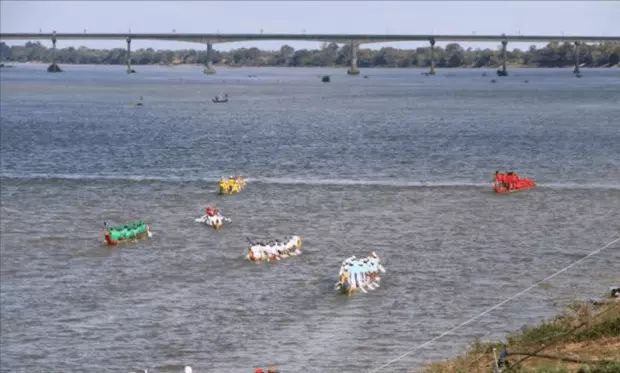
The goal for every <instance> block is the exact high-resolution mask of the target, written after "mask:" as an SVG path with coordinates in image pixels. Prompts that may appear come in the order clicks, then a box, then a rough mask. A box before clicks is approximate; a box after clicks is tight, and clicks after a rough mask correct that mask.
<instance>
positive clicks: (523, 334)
mask: <svg viewBox="0 0 620 373" xmlns="http://www.w3.org/2000/svg"><path fill="white" fill-rule="evenodd" d="M504 346H506V350H507V352H508V355H507V359H506V361H507V363H506V365H505V366H504V367H503V368H502V370H501V371H502V372H514V373H612V372H613V373H620V298H616V299H608V300H604V301H600V302H594V303H592V302H579V303H575V304H573V305H572V306H570V307H568V309H567V310H566V311H565V312H564V313H563V314H561V315H559V316H556V317H555V318H554V319H552V320H549V321H545V322H542V323H541V324H539V325H537V326H534V327H527V328H524V329H523V330H522V331H520V332H517V333H514V334H511V335H509V336H508V337H507V338H506V341H505V342H496V343H483V342H480V341H475V342H474V343H473V344H472V345H471V347H470V348H469V349H468V350H467V351H466V352H465V353H464V354H462V355H460V356H457V357H455V358H452V359H449V360H447V361H443V362H437V363H432V364H430V365H428V366H427V367H425V368H424V370H423V372H424V373H469V372H475V373H487V372H492V371H493V367H494V357H493V348H495V349H496V354H497V355H499V353H500V351H501V350H502V348H503V347H504Z"/></svg>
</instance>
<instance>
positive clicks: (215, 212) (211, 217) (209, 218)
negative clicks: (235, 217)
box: [194, 207, 231, 229]
mask: <svg viewBox="0 0 620 373" xmlns="http://www.w3.org/2000/svg"><path fill="white" fill-rule="evenodd" d="M194 221H195V222H197V223H204V224H206V225H209V226H211V227H213V229H220V228H221V227H222V225H223V224H224V222H225V221H226V222H229V223H230V222H231V220H230V219H229V218H226V217H224V216H223V215H222V213H221V212H220V210H219V209H217V208H215V207H207V208H206V209H205V214H204V215H203V216H201V217H199V218H196V219H194Z"/></svg>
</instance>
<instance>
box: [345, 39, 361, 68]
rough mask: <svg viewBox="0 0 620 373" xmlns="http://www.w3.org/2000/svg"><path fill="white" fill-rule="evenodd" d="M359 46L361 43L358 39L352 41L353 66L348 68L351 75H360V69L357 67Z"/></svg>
mask: <svg viewBox="0 0 620 373" xmlns="http://www.w3.org/2000/svg"><path fill="white" fill-rule="evenodd" d="M358 47H359V43H357V42H356V41H351V66H350V67H349V69H348V70H347V74H349V75H358V74H359V73H360V69H359V68H358V67H357V48H358Z"/></svg>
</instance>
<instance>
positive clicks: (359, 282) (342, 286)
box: [335, 251, 385, 296]
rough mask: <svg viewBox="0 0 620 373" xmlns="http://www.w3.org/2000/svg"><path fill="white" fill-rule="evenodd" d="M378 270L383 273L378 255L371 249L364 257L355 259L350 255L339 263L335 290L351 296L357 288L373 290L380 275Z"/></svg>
mask: <svg viewBox="0 0 620 373" xmlns="http://www.w3.org/2000/svg"><path fill="white" fill-rule="evenodd" d="M379 272H383V273H385V268H383V266H382V265H381V260H380V259H379V256H378V255H377V254H376V253H375V252H374V251H373V252H372V253H371V254H370V255H369V256H367V257H365V258H360V259H357V258H356V257H355V256H351V257H349V258H347V259H345V260H344V261H343V262H342V265H340V271H339V273H338V282H336V285H335V290H340V291H341V292H342V293H343V294H348V295H349V296H351V295H352V294H353V293H355V292H356V291H357V290H361V291H362V292H364V293H366V292H367V291H366V289H370V290H374V289H376V288H378V287H379V283H380V282H381V277H380V276H379Z"/></svg>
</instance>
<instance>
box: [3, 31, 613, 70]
mask: <svg viewBox="0 0 620 373" xmlns="http://www.w3.org/2000/svg"><path fill="white" fill-rule="evenodd" d="M0 40H51V41H52V51H53V52H52V64H51V65H50V67H49V68H48V71H50V72H54V71H60V69H59V68H58V65H57V64H56V41H57V40H124V41H125V42H126V43H127V73H131V72H135V71H134V70H133V69H132V67H131V41H132V40H166V41H183V42H194V43H200V44H206V46H207V63H206V66H205V69H204V72H205V74H215V69H214V68H213V63H212V51H213V44H216V43H230V42H238V41H255V40H282V41H296V40H303V41H321V42H335V43H339V44H350V46H351V59H350V67H349V69H348V71H347V73H348V74H350V75H357V74H359V68H358V65H357V50H358V48H359V46H360V45H361V44H371V43H386V42H403V41H408V42H410V41H427V42H428V43H429V44H430V47H431V48H430V60H431V64H430V65H431V66H430V71H429V73H428V74H430V75H434V74H435V61H434V58H433V49H434V46H435V42H437V41H478V42H500V43H501V45H502V55H501V56H502V57H501V58H502V66H501V69H499V70H498V71H497V74H498V75H499V76H506V75H508V72H507V70H506V46H507V45H508V43H509V42H549V41H563V42H571V43H574V45H575V68H574V71H573V72H575V73H576V74H578V73H579V46H580V45H581V44H582V43H585V42H602V41H613V42H620V36H564V35H505V34H502V35H430V34H429V35H405V34H402V35H385V34H384V35H380V34H263V33H260V34H219V33H216V34H197V33H191V34H187V33H175V32H173V33H148V34H144V33H142V34H134V33H56V32H55V31H54V32H53V33H0Z"/></svg>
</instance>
